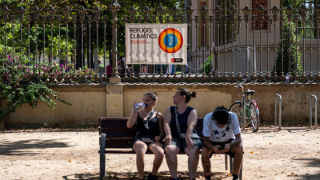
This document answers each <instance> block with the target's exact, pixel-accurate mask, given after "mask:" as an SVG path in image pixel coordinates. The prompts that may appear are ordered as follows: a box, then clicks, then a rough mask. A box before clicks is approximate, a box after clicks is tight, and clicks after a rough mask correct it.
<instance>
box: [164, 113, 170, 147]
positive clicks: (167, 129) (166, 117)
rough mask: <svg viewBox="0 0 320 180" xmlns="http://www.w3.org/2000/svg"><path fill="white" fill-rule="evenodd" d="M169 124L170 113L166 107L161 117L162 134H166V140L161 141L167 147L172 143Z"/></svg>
mask: <svg viewBox="0 0 320 180" xmlns="http://www.w3.org/2000/svg"><path fill="white" fill-rule="evenodd" d="M170 122H171V112H170V107H168V108H167V109H166V112H165V113H164V117H163V129H164V132H165V133H166V138H165V139H163V141H165V142H166V144H168V145H169V144H170V143H171V142H172V135H171V129H170Z"/></svg>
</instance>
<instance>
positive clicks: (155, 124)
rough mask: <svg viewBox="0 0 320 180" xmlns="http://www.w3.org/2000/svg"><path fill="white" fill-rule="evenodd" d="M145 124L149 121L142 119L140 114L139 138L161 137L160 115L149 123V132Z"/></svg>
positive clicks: (138, 120)
mask: <svg viewBox="0 0 320 180" xmlns="http://www.w3.org/2000/svg"><path fill="white" fill-rule="evenodd" d="M145 123H147V121H146V120H144V119H142V118H141V117H140V115H139V113H138V119H137V128H136V130H137V131H136V133H138V131H140V132H139V134H138V137H147V136H151V137H156V136H159V135H160V124H159V123H160V122H159V118H158V113H157V114H156V116H155V117H154V118H151V119H150V120H149V121H148V126H149V130H148V129H147V128H145V126H144V124H145Z"/></svg>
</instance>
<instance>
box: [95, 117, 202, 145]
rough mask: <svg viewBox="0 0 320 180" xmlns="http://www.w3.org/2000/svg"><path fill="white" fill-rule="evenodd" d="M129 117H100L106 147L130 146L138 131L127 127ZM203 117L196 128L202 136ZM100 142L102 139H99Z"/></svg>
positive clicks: (100, 130)
mask: <svg viewBox="0 0 320 180" xmlns="http://www.w3.org/2000/svg"><path fill="white" fill-rule="evenodd" d="M127 121H128V117H123V118H113V117H101V118H99V135H100V134H101V133H105V134H106V136H107V139H106V148H115V149H117V148H118V149H119V148H128V142H130V141H131V140H132V139H133V137H134V135H135V132H136V128H135V127H132V128H127ZM202 129H203V118H198V123H197V125H196V130H197V133H198V135H199V136H200V137H201V138H202V137H203V134H202ZM99 142H100V141H99Z"/></svg>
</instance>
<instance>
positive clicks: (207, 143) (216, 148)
mask: <svg viewBox="0 0 320 180" xmlns="http://www.w3.org/2000/svg"><path fill="white" fill-rule="evenodd" d="M209 139H210V137H203V144H204V145H205V146H206V147H207V148H208V149H210V150H212V151H213V152H215V153H216V154H222V153H223V152H222V150H219V148H221V146H219V145H217V146H214V145H212V143H211V142H210V140H209Z"/></svg>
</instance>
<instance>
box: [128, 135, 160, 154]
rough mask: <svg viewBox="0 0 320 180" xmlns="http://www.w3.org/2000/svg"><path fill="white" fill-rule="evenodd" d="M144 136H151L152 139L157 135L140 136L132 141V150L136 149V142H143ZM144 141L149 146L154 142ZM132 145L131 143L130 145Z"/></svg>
mask: <svg viewBox="0 0 320 180" xmlns="http://www.w3.org/2000/svg"><path fill="white" fill-rule="evenodd" d="M142 138H150V139H154V138H155V136H138V137H137V138H136V139H134V140H133V141H132V142H131V143H132V144H131V148H132V150H133V151H134V149H133V145H134V143H135V142H137V141H141V142H143V141H142ZM143 143H145V144H146V145H147V146H148V148H149V145H150V144H151V143H153V142H148V143H146V142H143ZM129 146H130V145H129Z"/></svg>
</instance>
